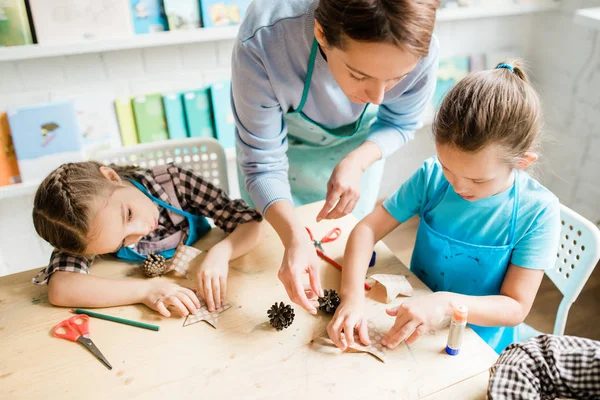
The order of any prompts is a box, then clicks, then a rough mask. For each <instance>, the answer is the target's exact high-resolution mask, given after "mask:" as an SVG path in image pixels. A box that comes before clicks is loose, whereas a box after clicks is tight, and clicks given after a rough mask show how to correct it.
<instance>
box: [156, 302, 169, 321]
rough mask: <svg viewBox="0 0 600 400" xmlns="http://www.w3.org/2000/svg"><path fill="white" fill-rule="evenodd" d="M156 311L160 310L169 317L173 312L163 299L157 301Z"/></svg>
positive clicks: (164, 315)
mask: <svg viewBox="0 0 600 400" xmlns="http://www.w3.org/2000/svg"><path fill="white" fill-rule="evenodd" d="M156 311H158V312H159V313H160V314H161V315H162V316H163V317H167V318H169V317H170V316H171V313H170V312H169V310H167V307H165V303H163V302H162V301H157V302H156Z"/></svg>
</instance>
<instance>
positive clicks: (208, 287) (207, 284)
mask: <svg viewBox="0 0 600 400" xmlns="http://www.w3.org/2000/svg"><path fill="white" fill-rule="evenodd" d="M204 301H206V307H207V308H208V311H210V312H213V311H215V300H214V299H213V291H212V281H211V280H210V278H207V279H206V280H205V281H204Z"/></svg>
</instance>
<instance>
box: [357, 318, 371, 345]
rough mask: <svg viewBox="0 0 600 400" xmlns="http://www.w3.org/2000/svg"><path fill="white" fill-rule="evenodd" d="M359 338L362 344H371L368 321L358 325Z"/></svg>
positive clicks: (362, 321)
mask: <svg viewBox="0 0 600 400" xmlns="http://www.w3.org/2000/svg"><path fill="white" fill-rule="evenodd" d="M358 338H359V339H360V341H361V342H362V344H364V345H366V346H368V345H370V344H371V340H370V339H369V328H367V321H365V320H364V319H363V320H361V321H360V322H359V323H358Z"/></svg>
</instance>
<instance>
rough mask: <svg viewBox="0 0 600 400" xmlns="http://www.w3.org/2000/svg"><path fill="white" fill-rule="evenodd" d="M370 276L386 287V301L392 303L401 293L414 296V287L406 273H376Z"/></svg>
mask: <svg viewBox="0 0 600 400" xmlns="http://www.w3.org/2000/svg"><path fill="white" fill-rule="evenodd" d="M370 278H372V279H374V280H375V281H377V283H379V284H380V285H382V286H383V287H385V291H386V303H388V304H389V303H391V302H392V301H393V300H394V299H395V298H396V297H397V296H398V295H399V294H401V295H403V296H412V295H413V287H412V285H411V284H410V282H408V280H407V279H406V276H404V275H393V274H375V275H371V276H370Z"/></svg>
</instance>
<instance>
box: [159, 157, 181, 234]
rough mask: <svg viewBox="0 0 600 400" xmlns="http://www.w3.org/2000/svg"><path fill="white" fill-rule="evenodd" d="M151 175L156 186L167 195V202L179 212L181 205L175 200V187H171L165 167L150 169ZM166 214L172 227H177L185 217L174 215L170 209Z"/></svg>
mask: <svg viewBox="0 0 600 400" xmlns="http://www.w3.org/2000/svg"><path fill="white" fill-rule="evenodd" d="M152 175H153V176H154V179H156V182H158V184H159V185H160V186H161V187H162V188H163V190H164V191H165V192H166V193H167V196H169V201H170V203H171V205H172V206H173V207H174V208H177V209H179V210H181V205H180V204H179V200H178V199H177V195H176V194H175V186H174V185H173V178H172V177H171V174H169V171H168V170H167V166H166V165H158V166H156V167H154V168H152ZM168 214H169V218H170V219H171V222H173V225H175V226H177V225H179V224H180V223H181V222H183V221H184V220H185V216H183V215H181V214H179V213H176V212H174V211H172V210H170V209H169V210H168Z"/></svg>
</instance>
